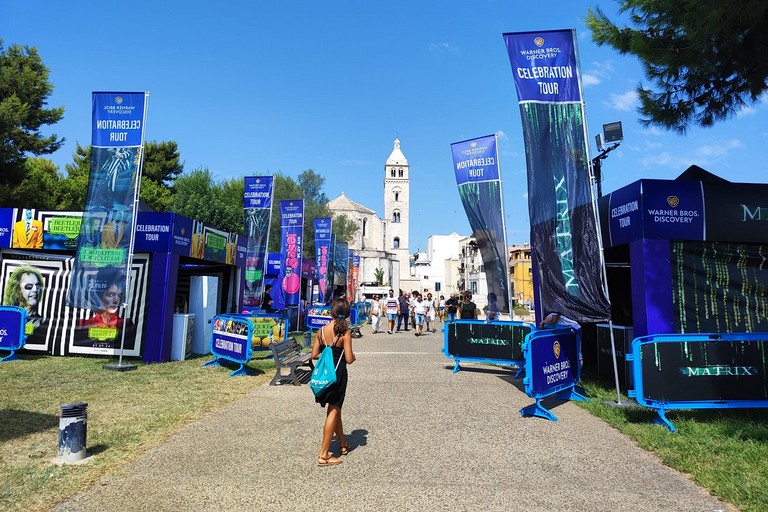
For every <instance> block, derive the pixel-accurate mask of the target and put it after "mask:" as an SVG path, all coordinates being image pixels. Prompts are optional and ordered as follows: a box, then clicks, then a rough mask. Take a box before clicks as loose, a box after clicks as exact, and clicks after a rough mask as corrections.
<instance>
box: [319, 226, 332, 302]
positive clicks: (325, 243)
mask: <svg viewBox="0 0 768 512" xmlns="http://www.w3.org/2000/svg"><path fill="white" fill-rule="evenodd" d="M331 229H332V222H331V218H330V217H317V218H315V268H316V269H317V296H316V297H315V302H320V303H322V302H324V301H325V297H326V289H327V288H328V286H329V282H328V266H329V263H330V256H331V255H330V245H331ZM331 281H332V276H331ZM330 286H331V287H333V283H332V282H331V284H330Z"/></svg>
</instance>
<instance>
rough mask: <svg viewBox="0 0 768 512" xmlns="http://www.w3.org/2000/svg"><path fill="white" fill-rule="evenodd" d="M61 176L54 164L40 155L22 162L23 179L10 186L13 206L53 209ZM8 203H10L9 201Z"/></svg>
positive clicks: (57, 199)
mask: <svg viewBox="0 0 768 512" xmlns="http://www.w3.org/2000/svg"><path fill="white" fill-rule="evenodd" d="M60 182H61V176H60V175H59V168H58V166H57V165H56V164H54V163H53V162H51V161H50V160H48V159H47V158H42V157H29V158H27V160H26V161H25V162H24V179H23V180H22V181H21V183H19V184H18V185H16V186H14V187H10V186H9V189H11V192H10V197H12V198H13V201H12V202H13V204H14V206H19V207H24V208H35V209H41V210H55V209H57V208H58V201H59V195H60ZM9 204H10V203H9Z"/></svg>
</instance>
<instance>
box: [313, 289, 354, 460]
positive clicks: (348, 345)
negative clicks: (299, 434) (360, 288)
mask: <svg viewBox="0 0 768 512" xmlns="http://www.w3.org/2000/svg"><path fill="white" fill-rule="evenodd" d="M331 317H332V318H333V320H332V321H331V322H328V323H327V324H326V325H325V326H323V327H322V328H321V329H319V330H318V331H317V334H316V335H315V342H314V343H313V344H312V359H313V360H315V361H317V359H318V358H319V357H320V353H321V352H322V351H323V349H324V348H325V347H326V346H330V347H332V350H333V364H334V365H337V366H336V382H335V383H333V384H331V385H330V386H329V387H328V388H327V389H326V390H325V392H323V393H322V394H321V395H320V396H316V397H315V402H317V403H318V404H320V406H321V407H325V406H326V405H327V406H328V409H327V410H326V413H325V423H324V424H323V441H322V443H321V444H320V453H319V454H318V455H317V465H318V466H321V467H322V466H335V465H337V464H341V463H342V462H343V460H341V459H340V458H339V457H334V456H332V455H331V453H330V449H331V439H333V435H334V434H336V438H337V439H338V441H339V447H340V454H341V455H346V454H347V453H349V451H350V447H349V443H348V442H347V438H346V436H345V435H344V427H343V425H342V422H341V408H342V406H343V405H344V398H345V397H346V394H347V380H348V376H347V365H348V364H352V363H354V362H355V353H354V352H353V351H352V335H351V332H350V330H349V327H348V326H347V318H348V317H349V302H347V301H346V299H336V300H334V301H333V304H332V305H331Z"/></svg>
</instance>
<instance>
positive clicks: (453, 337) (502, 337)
mask: <svg viewBox="0 0 768 512" xmlns="http://www.w3.org/2000/svg"><path fill="white" fill-rule="evenodd" d="M534 330H535V326H534V325H533V324H529V323H526V322H507V321H497V322H484V321H482V320H454V321H453V322H448V323H446V324H445V326H444V327H443V339H444V345H443V354H444V355H445V357H448V358H452V359H453V360H454V361H455V363H456V364H455V366H454V367H453V373H457V372H458V371H459V370H461V365H460V363H461V361H470V362H475V363H486V364H509V365H517V366H518V367H519V368H520V369H519V371H518V372H517V374H516V375H515V378H519V377H520V376H521V375H522V373H523V371H524V366H525V365H524V362H525V361H524V356H523V341H524V340H525V338H526V336H527V335H528V334H530V333H531V332H532V331H534Z"/></svg>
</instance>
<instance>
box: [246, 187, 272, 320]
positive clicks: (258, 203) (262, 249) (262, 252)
mask: <svg viewBox="0 0 768 512" xmlns="http://www.w3.org/2000/svg"><path fill="white" fill-rule="evenodd" d="M272 182H273V177H272V176H246V177H245V179H244V187H245V193H244V202H243V205H244V208H245V236H246V239H247V243H246V249H245V287H244V289H243V301H242V304H243V307H245V308H254V307H259V306H260V305H261V295H262V292H263V290H264V269H265V266H266V263H267V242H268V241H269V224H270V220H271V218H272V195H273V189H272Z"/></svg>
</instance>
